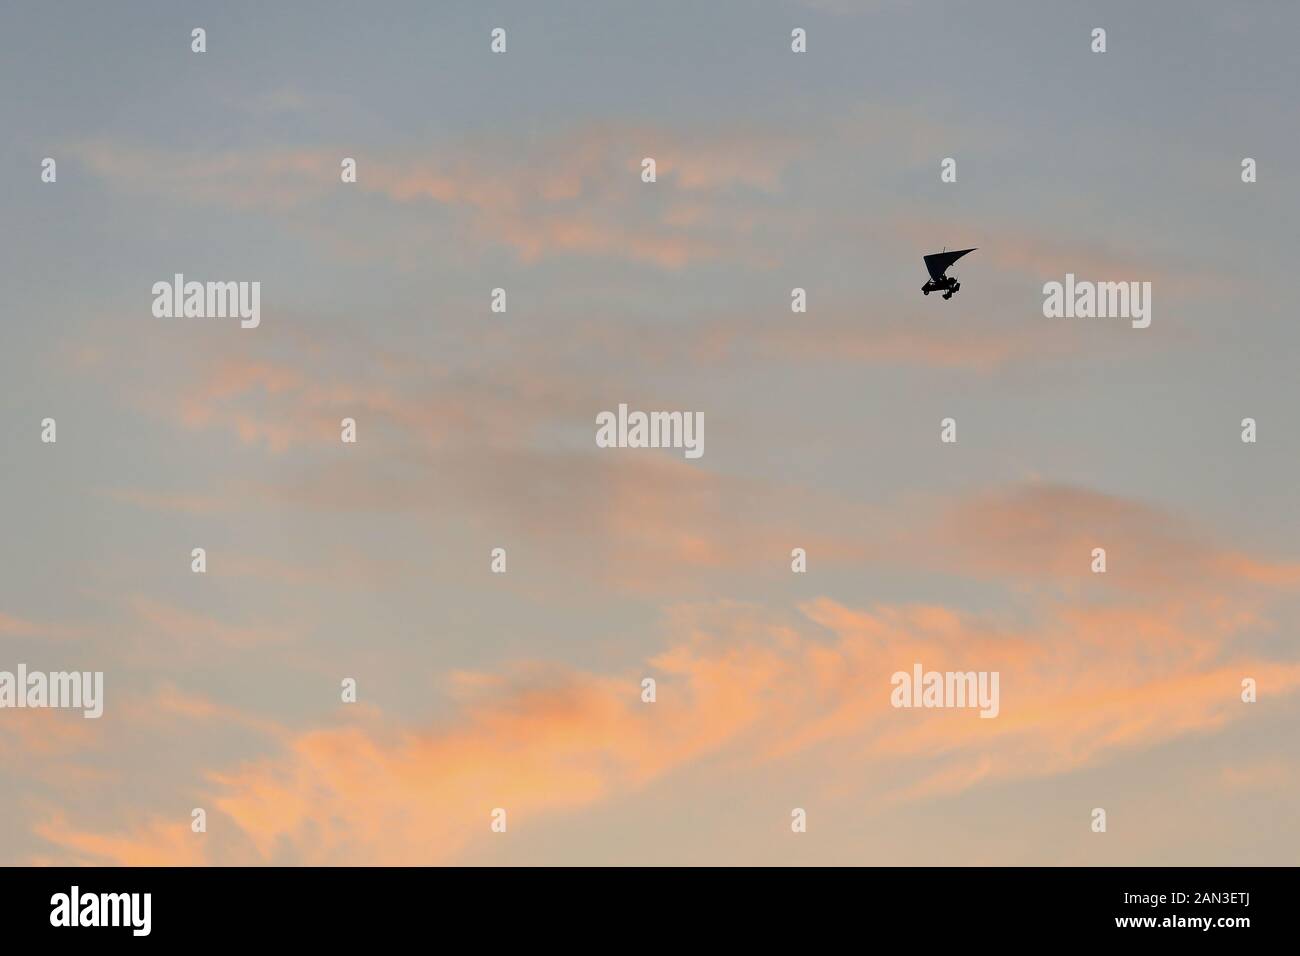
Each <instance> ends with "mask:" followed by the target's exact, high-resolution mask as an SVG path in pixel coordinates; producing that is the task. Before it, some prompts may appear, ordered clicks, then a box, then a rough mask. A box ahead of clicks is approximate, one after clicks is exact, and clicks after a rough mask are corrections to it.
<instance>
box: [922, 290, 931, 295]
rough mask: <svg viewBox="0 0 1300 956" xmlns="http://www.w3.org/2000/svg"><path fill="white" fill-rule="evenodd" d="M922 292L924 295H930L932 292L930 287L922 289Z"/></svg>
mask: <svg viewBox="0 0 1300 956" xmlns="http://www.w3.org/2000/svg"><path fill="white" fill-rule="evenodd" d="M921 294H922V295H929V294H930V290H929V289H922V290H921Z"/></svg>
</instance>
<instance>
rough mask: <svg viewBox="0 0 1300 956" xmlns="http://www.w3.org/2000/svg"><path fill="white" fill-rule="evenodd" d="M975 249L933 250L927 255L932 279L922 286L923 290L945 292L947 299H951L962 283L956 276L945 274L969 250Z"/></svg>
mask: <svg viewBox="0 0 1300 956" xmlns="http://www.w3.org/2000/svg"><path fill="white" fill-rule="evenodd" d="M974 251H975V250H974V249H958V250H956V251H955V252H949V251H947V250H946V249H945V250H944V251H943V252H932V253H930V255H928V256H926V257H925V267H926V269H928V270H929V271H930V281H929V282H927V283H926V284H925V285H923V286H921V291H922V292H924V293H925V294H926V295H929V294H930V293H931V292H940V291H942V292H943V297H944V298H945V299H951V298H952V297H953V295H954V294H955V293H956V292H957V290H958V289H960V288H961V283H960V282H958V281H957V277H956V276H947V275H944V273H945V272H947V271H948V267H949V266H951V265H952V264H953V263H954V262H956V261H957V260H958V259H960V258H961V257H962V256H964V255H966V253H968V252H974Z"/></svg>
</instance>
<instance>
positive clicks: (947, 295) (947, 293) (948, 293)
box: [943, 292, 952, 299]
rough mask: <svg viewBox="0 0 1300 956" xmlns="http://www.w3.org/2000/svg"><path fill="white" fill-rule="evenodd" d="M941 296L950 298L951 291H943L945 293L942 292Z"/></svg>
mask: <svg viewBox="0 0 1300 956" xmlns="http://www.w3.org/2000/svg"><path fill="white" fill-rule="evenodd" d="M943 297H944V299H951V298H952V293H951V292H945V293H944V294H943Z"/></svg>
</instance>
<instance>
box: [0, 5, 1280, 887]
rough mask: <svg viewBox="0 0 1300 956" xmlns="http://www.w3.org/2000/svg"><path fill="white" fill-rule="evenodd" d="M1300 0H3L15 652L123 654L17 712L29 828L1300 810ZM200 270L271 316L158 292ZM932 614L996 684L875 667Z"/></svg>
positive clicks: (69, 854) (1062, 844)
mask: <svg viewBox="0 0 1300 956" xmlns="http://www.w3.org/2000/svg"><path fill="white" fill-rule="evenodd" d="M1297 26H1300V14H1297V11H1296V8H1295V7H1294V5H1292V4H1286V3H1255V4H1250V5H1224V4H1215V3H1146V4H1140V5H1133V4H1125V3H1095V4H1030V3H921V2H891V0H880V2H862V3H854V2H851V0H825V2H804V3H799V2H759V0H749V2H735V3H732V2H709V3H698V2H696V3H676V2H661V3H653V4H643V3H631V2H611V3H594V2H568V3H561V2H549V0H548V2H545V3H537V2H533V3H445V4H444V3H438V4H429V3H396V2H394V3H379V4H372V5H357V4H346V3H311V4H306V3H283V4H274V5H268V4H255V3H223V4H220V5H209V4H188V3H135V4H130V5H121V4H118V5H106V4H90V3H84V4H58V5H50V4H39V3H25V2H17V3H11V4H8V5H6V6H5V8H4V9H3V11H0V54H2V55H0V86H2V87H3V88H4V89H5V90H6V91H7V95H6V96H4V97H3V100H2V101H0V168H3V169H4V171H5V181H6V183H7V187H8V188H6V189H4V190H3V191H0V217H2V218H3V222H4V223H5V225H6V226H7V228H6V229H4V230H3V238H0V275H2V276H3V280H4V289H5V301H4V304H3V305H2V306H0V310H2V311H0V336H2V341H0V378H2V379H3V381H4V388H3V390H2V398H0V402H2V404H0V409H2V411H3V414H2V415H0V447H2V448H3V450H4V463H5V468H4V492H5V493H4V495H3V499H2V500H3V504H2V505H0V509H3V510H2V511H0V516H2V519H3V527H4V528H5V532H6V534H5V538H6V541H7V543H8V547H6V548H5V549H4V558H3V564H0V670H5V669H9V670H12V669H13V668H14V667H16V665H17V664H18V663H19V662H24V663H26V664H27V665H28V666H29V667H31V668H42V669H47V670H60V669H66V668H76V669H92V670H103V671H104V672H105V681H106V687H107V695H108V696H107V704H106V710H105V716H104V717H103V718H102V719H100V720H99V721H84V720H82V719H81V717H80V715H79V714H67V713H36V714H34V713H32V712H25V713H19V712H17V711H9V710H5V711H0V755H2V756H3V757H4V765H5V767H6V771H5V774H6V776H7V777H8V778H9V781H8V782H7V783H6V785H5V786H4V787H3V788H0V808H3V809H4V810H5V811H6V812H4V813H0V821H2V822H0V860H3V861H6V862H43V861H86V862H106V861H107V862H148V861H155V862H180V863H185V862H217V863H221V862H233V861H253V862H442V861H461V862H484V863H490V862H530V863H576V862H645V861H650V862H698V863H752V862H778V863H779V862H790V863H802V862H813V863H816V862H838V863H851V862H857V863H907V862H918V863H950V864H964V863H1058V862H1060V863H1066V862H1074V863H1155V862H1162V863H1163V862H1176V863H1258V862H1285V861H1289V860H1291V859H1294V855H1295V851H1296V849H1297V847H1298V846H1300V831H1297V830H1296V827H1295V823H1294V822H1293V820H1291V818H1290V815H1289V814H1288V813H1286V812H1284V811H1285V808H1287V807H1289V806H1291V805H1293V804H1294V800H1295V797H1296V793H1297V785H1298V783H1300V782H1298V781H1297V778H1296V771H1295V757H1296V753H1295V745H1294V740H1295V728H1296V716H1297V713H1298V711H1297V703H1296V700H1295V696H1294V692H1295V690H1296V689H1297V688H1300V659H1298V658H1297V650H1296V634H1295V621H1296V611H1297V609H1298V607H1300V602H1298V601H1297V590H1298V589H1300V555H1298V554H1297V550H1296V546H1295V542H1296V540H1297V532H1298V531H1300V507H1298V506H1297V501H1298V498H1297V495H1296V491H1295V487H1296V470H1297V462H1300V439H1298V438H1297V431H1296V429H1295V427H1294V425H1293V422H1292V419H1293V417H1294V409H1295V408H1296V404H1297V402H1296V399H1297V384H1296V375H1295V372H1294V364H1295V355H1296V354H1297V347H1300V334H1297V331H1296V326H1295V323H1294V320H1293V316H1292V312H1293V309H1292V308H1291V304H1290V296H1289V291H1288V285H1287V278H1288V276H1289V275H1290V273H1291V271H1292V266H1291V263H1290V261H1289V259H1290V252H1291V249H1292V246H1293V242H1294V233H1295V223H1296V222H1297V221H1300V220H1298V218H1297V213H1298V212H1300V208H1298V206H1300V202H1298V200H1300V190H1297V188H1296V185H1295V156H1296V155H1297V153H1298V147H1300V144H1298V143H1297V142H1296V137H1297V133H1296V130H1297V124H1296V122H1295V118H1296V111H1295V106H1294V94H1295V90H1296V88H1297V79H1300V77H1297V66H1296V58H1295V56H1294V54H1293V51H1292V49H1291V47H1292V45H1293V43H1292V37H1293V36H1294V34H1295V31H1296V28H1297ZM194 27H203V28H204V29H205V30H206V31H207V52H205V53H202V54H198V53H194V52H192V51H191V49H190V31H191V30H192V29H193V28H194ZM496 27H502V28H504V29H505V30H506V31H507V38H508V48H507V52H506V53H505V54H503V55H502V54H493V53H492V52H491V51H490V49H489V42H490V36H489V34H490V32H491V31H492V29H493V28H496ZM796 27H801V28H803V29H805V30H806V31H807V36H808V44H807V45H808V49H807V52H806V53H802V54H795V53H792V52H791V48H790V32H791V30H792V29H794V28H796ZM1096 27H1102V28H1104V29H1105V30H1106V31H1107V37H1106V38H1107V49H1106V52H1105V53H1094V52H1092V51H1091V49H1090V46H1091V32H1092V30H1093V29H1094V28H1096ZM45 157H51V158H54V159H55V160H56V161H57V172H58V176H57V181H56V182H55V183H45V182H42V181H41V176H40V169H41V162H42V160H43V159H44V158H45ZM343 157H352V158H355V159H356V161H357V169H358V176H357V182H356V183H350V184H345V183H343V182H341V181H340V175H339V169H340V166H339V164H340V161H341V160H342V158H343ZM644 157H653V158H655V160H656V162H657V164H658V173H659V175H658V180H657V182H655V183H653V184H650V183H644V182H642V180H641V176H640V171H641V162H642V159H643V158H644ZM946 157H952V158H954V159H955V160H956V163H957V181H956V182H954V183H944V182H941V180H940V175H939V173H940V163H941V161H942V160H943V159H944V158H946ZM1245 157H1251V158H1253V159H1255V160H1256V162H1257V164H1258V181H1257V182H1254V183H1249V184H1248V183H1244V182H1243V181H1242V178H1241V163H1242V160H1243V158H1245ZM945 246H946V247H948V248H965V247H967V246H975V247H978V251H977V252H975V253H974V254H972V255H971V256H969V257H968V258H966V259H964V260H962V262H961V263H959V265H958V267H957V268H956V269H955V270H954V271H955V272H956V273H957V274H958V275H959V276H960V278H961V281H962V288H961V291H960V293H959V294H958V295H957V296H956V297H955V298H954V299H953V300H951V301H941V300H938V298H937V297H936V296H930V297H928V298H926V297H923V296H921V295H920V294H919V293H920V286H921V283H922V282H923V281H924V279H925V278H926V274H925V271H924V268H923V266H922V262H921V257H922V256H923V255H924V254H926V253H929V252H933V251H936V250H938V249H940V248H942V247H945ZM178 272H181V273H184V274H185V275H186V277H187V278H191V279H197V280H200V281H205V280H222V281H224V280H231V281H258V282H260V283H261V289H262V318H261V325H260V326H259V327H258V328H257V329H249V330H245V329H240V328H239V324H238V322H237V321H234V320H224V319H159V318H155V317H154V316H153V315H152V314H151V311H150V307H151V303H152V295H151V292H150V289H151V287H152V285H153V283H155V282H157V281H160V280H164V281H166V280H170V278H171V277H172V276H173V274H175V273H178ZM1067 272H1068V273H1074V274H1076V275H1077V276H1078V277H1079V278H1081V279H1089V280H1093V281H1136V282H1150V283H1151V288H1152V299H1151V307H1152V322H1151V325H1150V327H1149V328H1146V329H1134V328H1132V327H1131V326H1130V324H1129V322H1128V321H1127V320H1125V319H1100V318H1097V319H1049V318H1045V317H1044V315H1043V309H1042V306H1043V285H1044V283H1046V282H1049V281H1063V279H1064V277H1065V274H1066V273H1067ZM795 287H799V288H804V289H806V290H807V298H808V311H807V313H792V312H791V309H790V301H791V298H790V297H791V289H793V288H795ZM494 288H504V289H506V290H507V293H508V303H509V305H508V309H507V311H506V312H505V313H504V314H500V313H493V312H491V311H490V309H489V301H490V295H491V290H493V289H494ZM620 403H627V404H629V405H631V406H632V407H634V408H643V409H684V410H693V411H698V412H700V413H701V414H702V415H703V416H704V419H705V421H706V423H707V427H706V444H705V448H706V451H705V454H704V455H703V457H702V458H701V459H699V460H698V461H690V460H686V459H684V458H683V457H682V456H681V454H680V452H674V451H669V450H660V451H649V450H635V449H598V448H596V447H595V444H594V441H593V434H594V421H595V416H596V415H597V414H598V413H599V412H601V411H602V410H607V409H615V408H617V407H618V405H619V404H620ZM46 417H52V418H54V419H56V421H57V428H58V440H57V442H56V443H54V444H52V445H51V444H44V443H42V442H41V441H40V434H41V426H40V423H41V421H42V419H44V418H46ZM344 417H352V418H355V420H356V421H357V424H358V434H359V438H358V441H357V443H356V444H355V445H345V444H343V443H342V442H340V441H339V428H340V426H339V422H340V420H341V419H342V418H344ZM946 417H953V418H955V419H956V422H957V435H958V441H957V442H956V443H955V444H945V443H941V442H940V440H939V433H940V421H941V420H942V419H944V418H946ZM1246 417H1251V418H1254V419H1255V420H1256V421H1257V425H1258V441H1256V442H1254V443H1249V444H1248V443H1243V442H1242V440H1241V430H1242V429H1241V421H1242V419H1243V418H1246ZM194 547H204V548H205V549H206V550H207V554H208V562H209V570H208V572H207V573H206V574H204V575H197V574H193V573H192V572H191V568H190V552H191V549H192V548H194ZM495 547H504V548H505V549H506V550H507V552H508V571H507V573H505V574H504V575H498V574H493V573H491V571H490V569H489V554H490V552H491V549H493V548H495ZM796 547H802V548H804V549H806V551H807V553H808V572H807V573H806V574H795V573H792V572H791V550H792V549H793V548H796ZM1094 547H1105V548H1106V549H1107V552H1108V561H1109V567H1108V569H1107V572H1106V574H1105V575H1104V576H1102V575H1097V574H1093V573H1092V572H1091V570H1090V567H1089V564H1090V561H1091V558H1090V553H1091V551H1092V549H1093V548H1094ZM918 655H927V656H926V657H925V658H924V659H925V660H926V661H927V662H928V661H933V665H934V666H945V667H946V666H948V664H949V663H950V664H951V666H952V667H954V668H957V669H962V670H965V669H975V670H999V669H1000V670H1001V673H1002V674H1003V679H1002V687H1003V695H1004V700H1003V705H1002V712H1001V714H1000V716H999V717H998V718H997V719H996V720H991V721H981V720H979V719H978V718H975V719H974V720H973V721H972V720H970V719H968V718H972V717H974V715H972V714H969V713H940V714H932V713H920V712H910V711H906V710H903V711H899V710H893V709H891V708H890V707H889V675H890V674H891V673H892V672H894V671H896V670H898V669H900V668H910V666H911V664H912V662H913V661H914V660H916V659H918ZM946 662H947V663H946ZM647 676H652V677H656V678H657V679H658V680H659V686H660V697H659V699H658V700H657V701H656V702H655V703H654V704H652V705H651V704H645V703H643V702H642V701H641V699H640V681H641V680H642V678H644V677H647ZM346 677H351V678H354V679H356V680H357V682H358V687H359V700H358V702H357V703H356V704H355V705H354V704H344V703H342V702H341V701H340V693H339V686H340V681H341V680H342V679H343V678H346ZM1245 677H1254V678H1257V679H1258V680H1259V685H1260V700H1259V701H1258V703H1255V704H1245V703H1243V702H1241V700H1240V681H1241V679H1242V678H1245ZM65 718H66V719H65ZM1188 793H1192V794H1194V795H1195V796H1194V798H1192V799H1187V798H1186V794H1188ZM196 806H202V807H205V808H206V809H207V810H208V811H209V813H210V814H211V817H212V820H213V824H212V826H211V827H210V829H209V832H208V833H206V834H202V835H199V834H193V833H191V832H190V828H189V818H190V810H191V809H192V808H193V807H196ZM498 806H502V807H507V808H510V809H512V812H517V815H516V816H513V817H512V821H517V822H512V825H511V829H510V832H509V834H508V839H507V840H497V839H495V835H493V834H492V833H491V832H490V831H489V830H488V826H487V814H488V811H490V810H491V809H492V808H494V807H498ZM1097 806H1102V807H1108V808H1110V809H1111V810H1112V819H1113V820H1114V823H1113V825H1112V827H1111V830H1110V831H1109V832H1108V833H1107V834H1105V835H1099V834H1093V833H1092V832H1091V831H1090V830H1089V827H1088V823H1089V816H1088V814H1089V812H1090V811H1091V809H1092V808H1094V807H1097ZM792 807H804V808H806V809H808V810H809V816H810V820H812V821H814V822H813V824H812V825H810V829H809V832H808V833H807V834H801V835H799V838H798V839H796V840H795V841H794V842H792V841H791V840H790V837H791V836H792V834H791V833H790V831H789V814H790V809H791V808H792ZM379 821H385V822H384V823H383V824H382V825H381V823H380V822H379Z"/></svg>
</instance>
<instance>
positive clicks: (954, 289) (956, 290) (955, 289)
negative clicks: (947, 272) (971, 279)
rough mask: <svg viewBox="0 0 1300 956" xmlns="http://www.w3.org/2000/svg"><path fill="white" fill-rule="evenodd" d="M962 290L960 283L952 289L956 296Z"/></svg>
mask: <svg viewBox="0 0 1300 956" xmlns="http://www.w3.org/2000/svg"><path fill="white" fill-rule="evenodd" d="M960 289H961V283H960V282H958V283H957V284H956V285H955V286H953V287H952V291H953V293H954V294H956V293H957V292H958V291H959V290H960Z"/></svg>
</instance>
